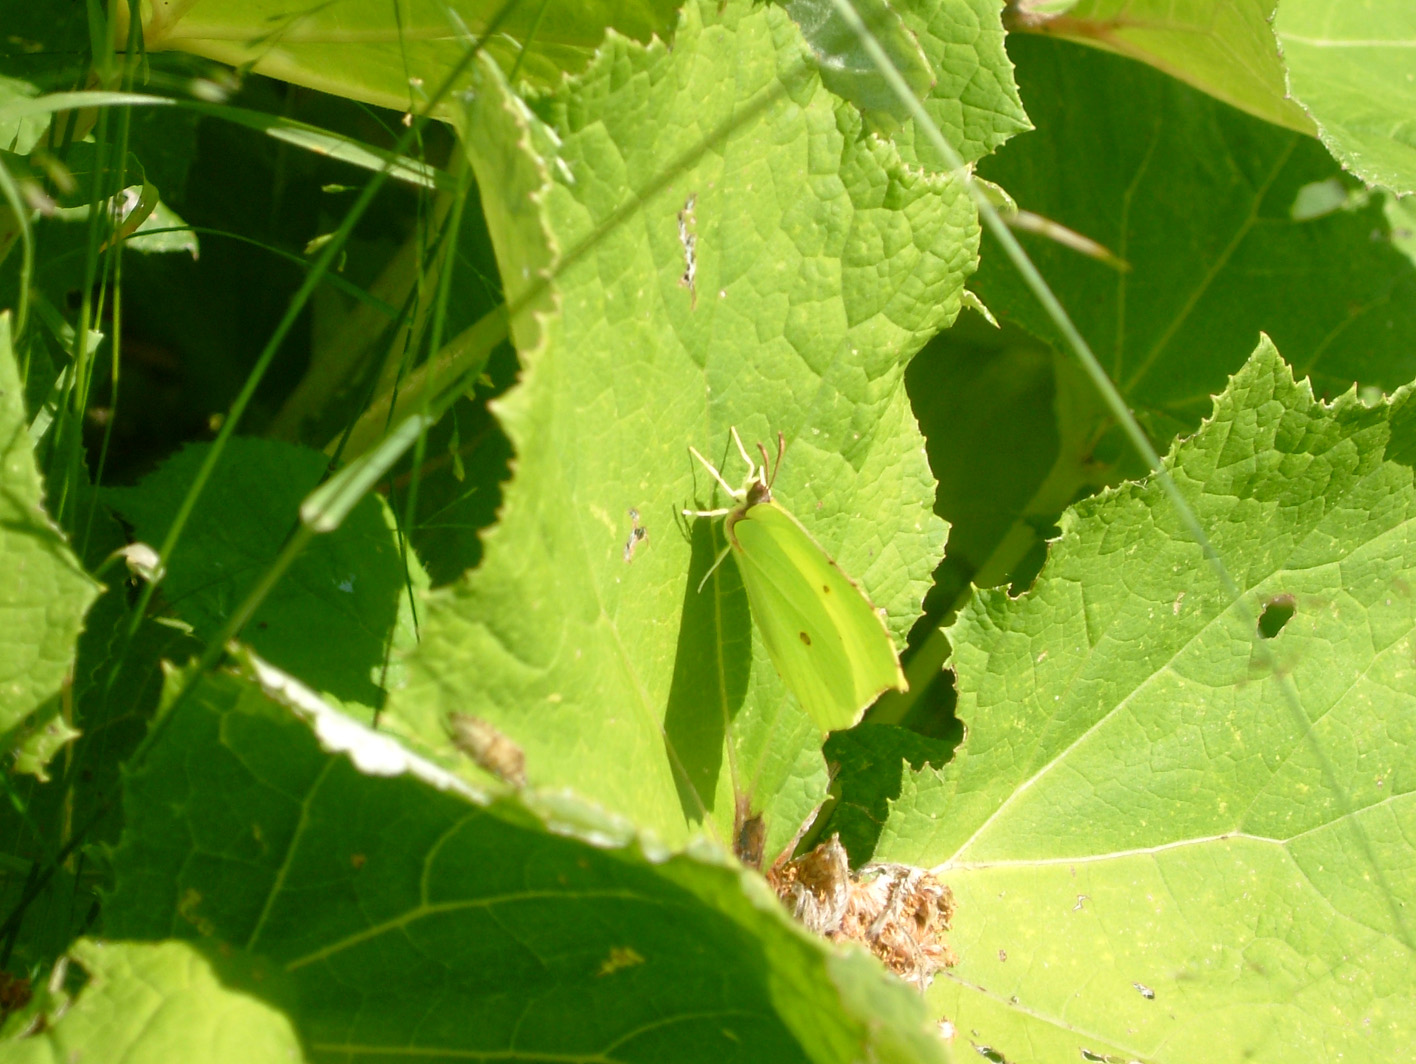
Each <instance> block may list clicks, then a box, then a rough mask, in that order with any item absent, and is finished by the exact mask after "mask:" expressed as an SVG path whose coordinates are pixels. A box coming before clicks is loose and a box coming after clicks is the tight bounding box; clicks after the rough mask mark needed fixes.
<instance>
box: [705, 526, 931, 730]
mask: <svg viewBox="0 0 1416 1064" xmlns="http://www.w3.org/2000/svg"><path fill="white" fill-rule="evenodd" d="M730 538H731V539H732V541H733V547H734V555H735V556H736V558H737V561H738V570H739V572H740V573H741V574H742V582H743V587H744V588H746V590H747V599H748V603H749V604H750V605H751V607H752V618H753V621H754V622H755V623H756V625H757V630H758V632H760V633H761V635H762V642H763V644H764V645H765V646H766V647H767V654H768V656H770V657H771V659H772V664H773V665H775V666H776V668H777V672H778V673H780V674H781V677H782V679H783V681H785V683H786V685H787V686H788V687H789V688H791V691H792V693H793V694H794V695H796V697H797V701H799V702H800V703H801V705H802V708H803V709H805V710H806V711H807V713H808V714H809V715H810V716H811V719H812V720H814V721H815V722H816V724H817V726H818V727H820V728H821V729H822V730H823V731H832V730H835V729H839V728H849V727H851V726H853V725H854V724H855V723H856V722H857V721H858V720H860V715H861V713H863V712H864V711H865V709H866V707H868V706H869V705H870V704H871V703H872V702H873V701H875V699H876V698H877V697H878V696H879V695H880V693H881V692H882V691H886V690H888V689H890V688H892V687H893V688H896V689H898V690H904V689H905V677H904V674H903V673H902V672H901V671H900V659H899V658H898V657H897V656H896V654H895V646H894V643H892V642H891V640H890V633H889V632H888V631H886V629H885V625H884V622H883V621H881V619H880V617H879V615H877V614H876V612H875V610H874V608H873V607H872V606H871V605H870V601H869V600H868V599H867V598H866V597H865V595H864V594H863V593H862V592H861V590H860V588H858V587H856V585H855V584H854V583H852V581H851V579H850V578H849V577H848V576H846V574H845V573H843V572H842V571H841V569H840V567H839V566H838V565H836V563H835V562H834V561H832V560H831V558H830V556H829V555H827V553H826V552H825V551H824V550H822V549H821V547H820V546H819V545H818V544H817V543H816V541H815V540H814V539H812V538H811V535H810V534H809V533H808V532H807V531H806V529H804V528H803V527H802V526H801V525H800V524H799V523H798V522H797V520H796V518H794V517H792V515H791V514H789V513H787V511H786V510H784V509H782V508H781V507H780V506H778V505H777V504H776V503H772V502H767V503H761V504H759V505H756V506H752V507H749V508H748V509H747V510H746V511H745V512H743V513H742V514H741V515H739V516H738V518H737V519H736V520H735V521H734V522H733V525H732V529H731V533H730Z"/></svg>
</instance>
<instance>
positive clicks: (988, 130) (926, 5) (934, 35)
mask: <svg viewBox="0 0 1416 1064" xmlns="http://www.w3.org/2000/svg"><path fill="white" fill-rule="evenodd" d="M855 6H856V9H857V14H858V15H859V16H860V18H861V20H862V22H863V23H864V24H865V26H866V27H867V28H868V29H869V30H870V31H871V33H872V35H873V36H874V37H875V38H876V40H877V41H879V42H880V44H881V45H882V47H884V49H885V53H886V55H887V56H888V57H889V58H890V61H891V63H893V64H894V66H895V68H896V69H897V70H898V71H899V72H900V73H901V75H902V76H903V77H904V79H905V83H906V84H907V85H908V86H909V88H910V90H911V91H912V92H913V93H914V94H915V96H917V97H918V98H919V100H920V102H921V103H922V104H923V105H924V109H925V111H926V112H927V113H928V114H929V117H930V118H931V119H932V120H933V121H934V122H935V124H936V125H937V126H938V127H939V129H940V130H941V131H942V132H943V133H944V136H945V138H946V139H947V140H948V141H949V143H950V144H951V145H953V147H954V150H955V151H957V152H958V153H959V156H960V158H962V159H963V160H964V161H965V162H974V161H976V160H978V159H981V158H983V156H985V155H987V154H988V153H989V152H990V151H992V150H993V149H994V148H996V147H998V145H1000V144H1002V143H1003V142H1004V141H1005V140H1007V139H1008V138H1009V137H1010V136H1012V135H1013V134H1015V133H1020V132H1022V131H1023V130H1026V129H1028V128H1029V126H1028V119H1027V116H1026V115H1025V114H1024V113H1023V106H1022V104H1021V103H1020V102H1019V100H1018V91H1017V87H1016V86H1015V85H1014V84H1013V67H1012V64H1011V63H1009V62H1008V56H1007V54H1006V53H1005V52H1004V50H1003V36H1004V35H1003V26H1002V22H1001V18H1000V15H1001V11H1000V8H999V6H998V4H997V3H996V2H995V0H903V2H897V3H894V4H893V5H892V4H887V3H885V2H884V0H869V2H865V0H861V2H859V3H857V4H856V5H855ZM785 7H786V9H787V10H788V11H789V12H790V13H791V15H792V17H793V18H794V19H796V21H797V22H798V24H799V25H800V26H801V27H802V30H803V32H804V33H805V35H806V38H807V42H808V43H809V44H810V46H811V48H812V50H813V52H814V53H815V54H816V57H817V60H818V62H819V65H820V70H821V75H822V78H823V80H824V81H825V84H826V87H827V88H828V89H830V90H831V91H832V92H835V93H837V94H839V95H841V96H843V97H844V98H846V99H848V100H850V101H851V102H852V103H854V104H855V105H856V106H857V107H859V108H861V110H862V112H863V113H864V114H865V116H866V120H867V124H868V125H869V127H870V128H871V129H873V130H876V131H877V132H879V133H881V134H882V135H887V136H889V137H890V139H891V140H893V141H894V143H895V145H896V146H897V147H898V148H899V149H900V151H901V154H903V155H904V157H905V159H906V160H908V161H909V162H917V163H921V164H923V165H925V166H928V167H930V168H931V169H936V170H938V169H943V168H944V166H945V162H944V160H943V159H942V158H940V157H939V154H938V152H937V151H936V150H935V149H934V147H933V145H932V144H931V143H930V141H929V139H928V138H927V137H925V136H923V135H922V134H921V133H920V132H919V130H918V129H917V128H916V127H915V121H914V119H913V118H911V117H910V115H909V112H908V110H907V109H906V108H905V107H904V104H903V101H901V100H900V99H899V98H898V97H897V96H896V95H895V93H894V91H893V90H892V89H891V88H890V86H889V85H888V84H886V82H885V79H884V78H883V77H882V76H881V75H880V72H879V70H877V69H876V67H875V62H874V60H872V59H871V58H870V55H869V54H868V53H867V52H866V50H865V48H864V47H862V45H861V44H860V41H859V40H858V39H857V38H856V36H855V34H854V32H853V31H852V30H850V28H849V27H848V26H847V25H846V22H845V20H844V19H843V18H841V16H840V13H839V12H838V11H837V9H836V6H835V0H785Z"/></svg>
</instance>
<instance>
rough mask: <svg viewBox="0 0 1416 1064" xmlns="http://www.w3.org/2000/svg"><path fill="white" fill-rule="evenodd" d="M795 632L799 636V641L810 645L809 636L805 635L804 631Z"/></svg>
mask: <svg viewBox="0 0 1416 1064" xmlns="http://www.w3.org/2000/svg"><path fill="white" fill-rule="evenodd" d="M797 634H798V635H800V636H801V641H802V642H803V643H805V644H806V645H807V646H811V636H809V635H807V634H806V633H805V632H798V633H797Z"/></svg>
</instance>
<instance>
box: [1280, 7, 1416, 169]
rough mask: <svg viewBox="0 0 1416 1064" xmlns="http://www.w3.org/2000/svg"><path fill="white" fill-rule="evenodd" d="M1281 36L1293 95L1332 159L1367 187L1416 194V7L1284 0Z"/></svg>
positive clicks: (1281, 13)
mask: <svg viewBox="0 0 1416 1064" xmlns="http://www.w3.org/2000/svg"><path fill="white" fill-rule="evenodd" d="M1274 31H1275V32H1276V33H1277V35H1278V39H1279V41H1280V42H1281V43H1282V45H1283V56H1284V59H1285V60H1286V62H1287V65H1288V87H1289V90H1290V91H1291V92H1292V94H1293V96H1294V97H1295V98H1296V99H1297V100H1298V102H1299V103H1301V104H1302V105H1303V106H1304V107H1305V108H1306V109H1307V111H1308V113H1309V114H1310V115H1312V116H1313V119H1314V121H1315V122H1316V123H1317V126H1318V135H1319V136H1320V137H1322V138H1323V143H1324V144H1326V145H1327V146H1328V148H1329V149H1330V150H1331V151H1332V153H1333V155H1335V156H1336V157H1337V158H1338V159H1340V160H1341V161H1342V164H1343V166H1344V167H1347V168H1348V169H1350V170H1352V172H1353V173H1355V174H1356V175H1357V176H1358V177H1360V178H1362V179H1363V180H1364V181H1367V182H1370V183H1372V184H1380V185H1385V186H1386V187H1387V188H1390V189H1392V190H1393V191H1394V192H1398V193H1401V194H1403V195H1404V194H1407V193H1410V192H1416V129H1413V127H1412V122H1411V115H1412V113H1413V112H1416V79H1413V78H1412V76H1411V70H1412V66H1413V61H1412V58H1411V42H1412V41H1413V40H1416V5H1412V4H1411V3H1410V2H1409V0H1367V2H1366V3H1363V4H1353V3H1348V2H1346V0H1283V2H1282V3H1280V4H1279V5H1278V11H1277V14H1276V15H1275V18H1274Z"/></svg>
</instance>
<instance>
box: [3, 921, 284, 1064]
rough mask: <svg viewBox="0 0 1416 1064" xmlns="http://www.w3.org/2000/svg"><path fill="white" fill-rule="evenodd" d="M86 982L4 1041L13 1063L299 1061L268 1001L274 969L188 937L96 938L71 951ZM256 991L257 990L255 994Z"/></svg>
mask: <svg viewBox="0 0 1416 1064" xmlns="http://www.w3.org/2000/svg"><path fill="white" fill-rule="evenodd" d="M71 955H72V957H73V960H74V961H76V962H77V963H78V964H79V965H80V966H81V967H82V968H83V970H84V971H85V972H86V973H87V975H88V978H89V982H88V983H87V985H86V986H85V987H84V988H83V990H82V991H81V992H80V993H79V994H78V996H77V999H76V1000H75V1001H74V1002H73V1003H72V1004H70V1005H68V1006H67V1007H65V1008H63V1009H55V1010H53V1012H52V1014H50V1015H48V1016H47V1017H46V1022H45V1025H44V1026H43V1028H42V1029H41V1030H40V1031H38V1032H37V1033H36V1034H35V1035H34V1037H32V1038H27V1039H25V1040H23V1041H19V1042H16V1043H13V1044H11V1045H10V1046H8V1047H7V1048H8V1050H9V1052H8V1053H7V1054H6V1056H5V1059H6V1060H10V1061H14V1062H15V1064H31V1062H33V1064H47V1062H51V1061H52V1062H53V1064H61V1062H67V1061H77V1060H121V1061H123V1062H124V1064H167V1062H169V1061H175V1060H201V1061H204V1062H210V1064H266V1062H269V1064H277V1062H279V1064H294V1062H296V1061H300V1060H303V1059H304V1056H303V1054H302V1053H301V1050H300V1040H299V1038H298V1037H297V1036H296V1033H295V1031H294V1029H293V1026H292V1024H291V1022H290V1019H289V1017H287V1016H286V1015H284V1014H283V1013H282V1012H281V1011H280V1010H279V1009H278V1008H276V1007H275V1006H273V1005H272V1004H271V1003H270V1001H269V1000H267V999H269V998H271V997H273V996H274V994H275V987H273V986H272V985H271V982H272V975H274V974H276V973H273V972H272V971H271V965H270V964H269V963H267V962H264V961H261V960H260V959H257V958H250V957H245V956H242V955H240V954H235V955H233V953H232V951H231V950H229V949H226V950H219V949H216V948H213V947H209V946H208V947H204V946H202V945H200V944H193V943H189V942H159V943H151V944H150V943H136V942H96V941H92V940H87V939H86V940H82V941H80V942H78V943H77V944H76V945H75V947H74V949H73V950H72V951H71ZM253 990H258V991H259V993H252V991H253Z"/></svg>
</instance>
